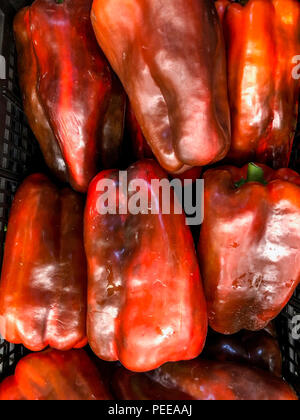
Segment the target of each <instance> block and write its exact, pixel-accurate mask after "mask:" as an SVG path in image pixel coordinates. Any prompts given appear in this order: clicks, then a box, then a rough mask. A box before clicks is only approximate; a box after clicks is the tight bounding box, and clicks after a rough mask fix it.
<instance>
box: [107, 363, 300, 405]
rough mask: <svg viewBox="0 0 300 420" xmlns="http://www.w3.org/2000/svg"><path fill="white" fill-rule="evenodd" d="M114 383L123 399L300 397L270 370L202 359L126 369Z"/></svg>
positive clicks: (221, 399)
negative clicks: (146, 370)
mask: <svg viewBox="0 0 300 420" xmlns="http://www.w3.org/2000/svg"><path fill="white" fill-rule="evenodd" d="M113 385H114V391H115V392H116V395H117V396H118V398H119V399H121V400H130V399H132V400H135V399H136V400H152V399H156V400H213V401H232V400H242V401H244V400H254V401H255V400H257V401H261V400H274V401H276V400H292V401H297V400H298V398H297V396H296V394H295V392H294V391H293V390H292V388H291V387H290V386H289V385H288V384H287V383H286V382H284V381H283V380H281V379H279V378H277V377H276V376H274V375H272V374H271V373H269V372H264V371H263V370H260V369H256V368H251V367H248V366H246V365H242V364H238V363H229V362H223V363H222V362H214V361H206V360H201V359H196V360H190V361H188V362H178V363H167V364H165V365H163V366H161V367H160V368H159V369H157V370H155V371H152V372H149V373H148V374H145V373H132V372H128V371H126V370H125V369H123V370H122V371H120V372H117V375H116V376H115V379H114V383H113Z"/></svg>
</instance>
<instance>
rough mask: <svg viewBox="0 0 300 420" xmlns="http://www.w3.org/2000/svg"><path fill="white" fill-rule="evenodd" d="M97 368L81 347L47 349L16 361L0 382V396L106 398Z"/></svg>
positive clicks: (77, 398)
mask: <svg viewBox="0 0 300 420" xmlns="http://www.w3.org/2000/svg"><path fill="white" fill-rule="evenodd" d="M110 399H112V397H111V395H110V393H109V391H108V390H107V389H106V387H105V386H104V383H103V380H102V378H101V374H100V372H99V371H98V370H97V368H96V366H95V365H94V364H93V362H92V361H91V360H90V358H89V357H88V355H87V354H86V352H85V351H84V350H69V351H67V352H60V351H57V350H52V349H48V350H45V351H43V352H42V353H33V354H29V355H28V356H26V357H24V358H23V359H21V360H20V361H19V363H18V364H17V367H16V371H15V374H14V376H10V377H8V378H7V379H5V380H4V381H3V382H2V384H1V385H0V400H1V401H3V400H50V401H53V400H73V401H74V400H110Z"/></svg>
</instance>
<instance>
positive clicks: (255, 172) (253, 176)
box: [235, 163, 267, 188]
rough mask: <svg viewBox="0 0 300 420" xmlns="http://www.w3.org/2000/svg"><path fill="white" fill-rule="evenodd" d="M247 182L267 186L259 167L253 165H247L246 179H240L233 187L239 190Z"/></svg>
mask: <svg viewBox="0 0 300 420" xmlns="http://www.w3.org/2000/svg"><path fill="white" fill-rule="evenodd" d="M247 182H259V183H261V184H263V185H266V184H267V182H266V180H265V178H264V171H263V170H262V169H261V168H260V167H259V166H257V165H255V163H249V164H248V173H247V179H244V178H242V179H241V180H240V181H238V182H236V184H235V187H236V188H240V187H241V186H242V185H245V184H246V183H247Z"/></svg>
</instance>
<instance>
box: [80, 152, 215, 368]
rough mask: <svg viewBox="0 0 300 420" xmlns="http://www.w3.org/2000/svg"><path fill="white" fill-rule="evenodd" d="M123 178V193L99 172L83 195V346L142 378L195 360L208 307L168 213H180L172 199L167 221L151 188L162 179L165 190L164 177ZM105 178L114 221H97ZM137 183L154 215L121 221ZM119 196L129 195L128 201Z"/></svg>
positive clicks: (177, 221)
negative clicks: (112, 194)
mask: <svg viewBox="0 0 300 420" xmlns="http://www.w3.org/2000/svg"><path fill="white" fill-rule="evenodd" d="M127 177H128V185H126V184H125V190H123V187H121V185H120V182H119V172H118V171H103V172H101V173H100V174H99V175H98V176H97V177H96V178H95V179H94V180H93V181H92V183H91V184H90V187H89V191H88V198H87V204H86V209H85V220H84V230H85V250H86V255H87V261H88V317H87V328H88V340H89V344H90V346H91V347H92V349H93V351H94V352H95V353H96V355H97V356H98V357H100V358H101V359H104V360H108V361H114V360H115V361H116V360H119V361H120V362H121V363H122V364H123V365H124V366H125V367H126V368H128V369H130V370H133V371H148V370H151V369H154V368H156V367H158V366H160V365H161V364H163V363H165V362H167V361H177V360H182V359H184V360H185V359H192V358H194V357H197V356H198V355H199V354H200V353H201V351H202V349H203V346H204V342H205V339H206V333H207V313H206V303H205V299H204V294H203V289H202V284H201V277H200V271H199V266H198V263H197V259H196V255H195V250H194V244H193V240H192V236H191V233H190V230H189V228H188V226H187V225H186V224H185V217H184V216H183V214H175V213H174V206H176V209H178V210H180V205H179V203H178V201H177V199H176V200H175V204H174V196H173V192H171V207H170V214H162V204H161V200H160V199H159V197H158V196H157V194H156V191H155V187H152V184H151V182H152V180H158V181H160V180H161V179H166V182H167V183H168V180H167V174H166V173H165V172H164V171H163V170H162V169H161V168H160V166H159V165H158V164H157V163H155V162H154V161H152V160H148V161H147V160H145V161H141V162H137V163H135V164H134V165H132V166H131V167H130V168H129V169H128V170H127ZM106 178H109V179H110V180H111V182H112V184H113V185H114V187H115V189H116V192H117V197H119V198H118V200H119V201H118V202H119V204H118V206H117V212H116V214H115V215H114V214H106V215H103V214H102V215H101V214H100V213H99V207H98V203H99V200H101V197H102V194H103V193H102V192H101V191H100V190H99V188H102V187H101V186H99V185H100V184H99V183H100V182H101V181H102V180H103V179H106ZM138 180H141V181H142V182H143V185H144V186H146V191H145V188H144V192H142V201H144V199H146V200H148V194H149V193H151V194H152V196H153V198H154V200H153V202H154V205H153V209H155V211H156V212H157V214H137V215H132V214H130V213H129V212H127V214H119V210H120V208H121V207H123V208H125V209H126V208H127V205H128V203H130V201H131V200H132V199H133V197H134V194H135V193H134V192H133V191H129V190H127V189H126V188H127V187H128V188H129V187H130V185H131V187H130V188H133V189H135V188H136V186H134V183H136V182H138ZM97 189H98V190H97ZM122 191H128V199H127V198H126V197H125V193H124V192H122ZM105 194H106V193H105ZM102 199H103V197H102ZM147 203H148V201H147ZM121 204H122V206H121ZM149 205H150V203H149ZM125 212H126V211H125ZM175 226H176V229H174V227H175Z"/></svg>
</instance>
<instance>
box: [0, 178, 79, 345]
mask: <svg viewBox="0 0 300 420" xmlns="http://www.w3.org/2000/svg"><path fill="white" fill-rule="evenodd" d="M83 206H84V202H83V198H82V197H81V195H79V194H77V193H75V192H74V191H72V190H71V189H62V190H60V189H58V188H57V187H56V186H55V185H54V184H52V182H50V180H49V179H48V178H47V177H46V176H45V175H42V174H35V175H31V176H29V177H28V178H26V180H25V181H24V182H23V183H22V184H21V186H20V188H19V189H18V191H17V193H16V196H15V199H14V202H13V205H12V209H11V212H10V218H9V224H8V230H7V236H6V243H5V252H4V262H3V267H2V274H1V283H0V333H1V335H2V337H3V338H5V339H6V340H7V341H9V342H11V343H15V344H23V345H24V346H26V347H27V348H28V349H30V350H32V351H40V350H42V349H44V348H45V347H47V346H51V347H54V348H56V349H59V350H69V349H71V348H73V347H74V348H77V347H83V346H84V345H85V344H86V342H87V340H86V289H87V274H86V258H85V253H84V246H83V210H84V208H83Z"/></svg>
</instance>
